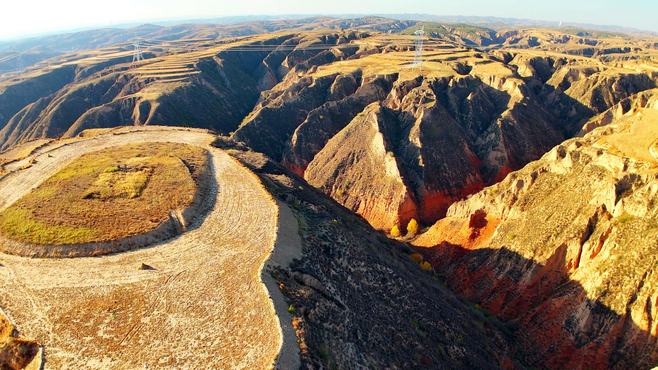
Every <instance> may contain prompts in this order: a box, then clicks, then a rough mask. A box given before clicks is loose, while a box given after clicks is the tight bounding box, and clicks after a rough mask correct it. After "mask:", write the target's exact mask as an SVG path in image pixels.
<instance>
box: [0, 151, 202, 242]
mask: <svg viewBox="0 0 658 370" xmlns="http://www.w3.org/2000/svg"><path fill="white" fill-rule="evenodd" d="M207 162H208V156H207V152H206V150H205V149H202V148H199V147H194V146H189V145H185V144H174V143H149V144H132V145H124V146H117V147H112V148H108V149H103V150H100V151H97V152H93V153H89V154H86V155H83V156H81V157H79V158H78V159H76V160H75V161H74V162H72V163H71V164H69V165H68V166H66V167H64V168H62V169H61V170H60V171H59V172H57V173H56V174H55V175H53V176H52V177H51V178H49V179H48V180H46V181H45V182H44V183H42V184H41V185H40V186H39V187H37V188H36V189H35V190H33V191H32V192H30V193H29V194H27V195H26V196H24V197H23V198H21V199H20V200H18V201H17V202H16V203H14V204H13V205H12V206H10V207H9V208H7V209H5V210H4V211H2V212H0V234H1V235H3V236H4V237H6V238H8V239H12V240H16V241H19V242H24V243H29V244H38V245H67V244H81V243H94V242H104V241H111V240H117V239H121V238H125V237H129V236H134V235H140V234H143V233H145V232H148V231H151V230H153V229H155V228H157V227H158V226H159V225H160V224H162V223H163V222H165V221H166V220H168V219H169V217H170V213H171V211H173V210H181V209H184V208H186V207H188V206H189V205H190V204H192V202H193V200H194V197H195V195H196V193H197V189H198V183H199V181H200V179H201V175H202V173H204V171H207Z"/></svg>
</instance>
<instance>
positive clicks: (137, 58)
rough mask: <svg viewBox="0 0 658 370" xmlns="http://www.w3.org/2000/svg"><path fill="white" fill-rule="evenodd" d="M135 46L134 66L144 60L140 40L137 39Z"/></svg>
mask: <svg viewBox="0 0 658 370" xmlns="http://www.w3.org/2000/svg"><path fill="white" fill-rule="evenodd" d="M133 46H134V47H135V50H134V51H133V61H132V66H134V65H135V64H137V63H139V62H141V61H142V60H144V56H143V55H142V49H141V48H140V45H139V40H137V41H135V43H134V44H133Z"/></svg>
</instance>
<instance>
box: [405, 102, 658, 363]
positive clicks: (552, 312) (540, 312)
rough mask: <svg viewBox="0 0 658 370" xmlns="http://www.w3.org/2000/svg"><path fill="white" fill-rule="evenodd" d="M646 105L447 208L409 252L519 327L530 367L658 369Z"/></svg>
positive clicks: (653, 179) (655, 194)
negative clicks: (415, 251)
mask: <svg viewBox="0 0 658 370" xmlns="http://www.w3.org/2000/svg"><path fill="white" fill-rule="evenodd" d="M648 94H650V93H645V94H639V95H638V96H634V97H633V98H631V99H630V100H631V102H629V103H623V104H621V105H620V107H621V106H626V105H630V106H635V107H636V109H632V110H628V111H626V113H625V114H618V115H617V117H616V119H615V120H614V121H613V122H611V123H608V124H607V125H599V126H601V127H598V128H596V129H594V130H593V131H591V132H589V133H588V134H586V135H585V136H583V137H579V138H575V139H571V140H568V141H566V142H564V143H563V144H561V145H559V146H557V147H555V148H554V149H553V150H551V151H550V152H549V153H547V154H546V155H544V156H543V157H542V158H541V159H540V160H538V161H536V162H532V163H530V164H529V165H527V166H526V167H524V168H523V169H522V170H520V171H518V172H513V173H511V174H510V175H508V176H507V177H506V178H505V180H504V181H502V182H501V183H499V184H497V185H494V186H492V187H489V188H486V189H485V190H483V191H481V192H479V193H477V194H475V195H473V196H471V197H470V198H469V199H467V200H465V201H462V202H458V203H455V204H453V205H452V206H451V207H450V208H449V210H448V212H447V217H446V218H444V219H442V220H440V221H438V222H437V223H436V224H435V225H434V226H432V227H431V228H430V229H429V230H428V231H427V232H425V233H424V234H423V235H421V236H420V237H418V238H417V239H416V240H415V241H414V244H415V245H416V246H418V249H419V250H420V251H421V252H422V253H423V254H424V255H425V256H426V258H428V259H429V260H430V261H431V262H432V263H433V265H434V267H435V268H436V269H437V270H438V271H441V274H442V275H443V276H444V277H445V279H446V281H447V284H448V286H449V287H450V288H451V289H453V290H454V291H455V292H457V293H458V294H460V295H462V296H463V297H465V298H467V299H468V300H470V301H473V302H476V303H478V304H479V305H480V306H481V307H483V308H484V309H486V310H488V311H489V312H491V313H493V314H494V315H496V316H498V317H499V318H501V319H503V320H505V321H508V322H511V323H514V324H515V325H517V326H518V327H519V329H518V331H517V340H518V342H519V346H520V348H521V352H523V353H524V355H523V356H524V359H525V362H526V363H528V364H529V365H531V366H539V367H546V368H571V369H606V368H614V369H645V368H650V367H652V366H655V365H656V364H658V325H656V323H657V321H656V312H658V274H657V271H656V266H658V260H657V258H658V257H657V256H658V243H657V242H656V241H657V240H658V225H657V224H656V217H657V216H658V207H657V205H658V170H657V168H658V167H657V166H658V156H657V155H656V154H658V153H655V151H652V148H655V146H656V144H655V143H656V142H658V126H656V122H658V100H657V99H656V96H655V95H654V96H653V97H647V95H648ZM618 109H620V108H613V111H616V110H618ZM612 114H613V113H612V112H607V113H604V114H603V115H602V118H605V117H609V116H610V115H612Z"/></svg>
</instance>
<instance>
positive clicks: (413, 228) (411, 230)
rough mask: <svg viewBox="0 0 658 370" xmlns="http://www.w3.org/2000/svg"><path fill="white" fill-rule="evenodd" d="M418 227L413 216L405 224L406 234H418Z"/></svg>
mask: <svg viewBox="0 0 658 370" xmlns="http://www.w3.org/2000/svg"><path fill="white" fill-rule="evenodd" d="M418 229H419V226H418V221H416V219H415V218H412V219H411V220H409V223H408V224H407V236H416V234H418Z"/></svg>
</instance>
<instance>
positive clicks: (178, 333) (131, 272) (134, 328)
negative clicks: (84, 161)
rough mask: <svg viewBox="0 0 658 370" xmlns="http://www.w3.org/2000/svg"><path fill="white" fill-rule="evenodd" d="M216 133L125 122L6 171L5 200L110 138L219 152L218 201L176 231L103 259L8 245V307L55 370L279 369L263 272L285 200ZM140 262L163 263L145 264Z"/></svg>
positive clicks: (215, 157)
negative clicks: (21, 251) (25, 254)
mask: <svg viewBox="0 0 658 370" xmlns="http://www.w3.org/2000/svg"><path fill="white" fill-rule="evenodd" d="M211 140H212V136H210V135H208V134H207V133H205V132H204V131H201V130H181V129H172V128H169V129H165V128H149V129H148V130H146V131H137V132H127V133H121V134H117V132H116V131H115V132H114V133H113V134H112V133H110V134H107V135H101V136H99V137H94V138H91V139H88V140H81V141H76V142H73V143H71V144H67V145H64V146H60V147H58V148H56V149H54V150H52V151H48V150H47V149H45V150H40V151H39V152H40V154H39V157H38V158H37V161H36V163H34V165H33V166H32V167H30V168H29V169H27V170H22V171H18V172H17V173H15V174H12V175H9V176H6V177H4V178H2V179H0V209H1V208H4V207H7V206H9V205H11V204H12V203H13V202H14V201H16V200H17V199H19V198H20V197H21V196H22V195H23V194H25V193H26V192H27V191H29V189H32V188H34V187H36V186H38V185H39V184H40V183H41V182H42V181H43V180H44V179H45V178H47V177H48V176H49V175H52V174H54V173H55V172H56V171H57V170H58V169H59V168H61V167H62V166H65V165H66V164H68V163H69V162H70V161H72V160H73V159H74V158H76V157H77V156H79V155H81V154H83V153H85V152H89V151H93V150H98V149H101V148H104V147H107V146H111V145H121V144H126V143H131V142H149V141H151V142H152V141H173V142H181V143H189V144H193V145H199V146H202V147H206V148H208V149H209V150H210V152H211V156H212V158H211V164H212V166H213V167H214V168H213V170H214V174H215V178H216V182H217V184H218V188H219V189H216V188H215V189H213V192H214V193H215V197H211V199H212V198H215V206H214V208H213V209H212V210H211V211H210V213H209V214H208V215H207V217H206V218H205V219H204V220H203V221H202V223H201V224H200V225H199V226H198V227H197V228H195V229H193V230H191V231H189V232H187V233H185V234H183V235H181V236H180V237H178V238H175V239H173V240H171V241H169V242H165V243H161V244H158V245H155V246H152V247H150V248H146V249H142V250H137V251H133V252H126V253H121V254H116V255H111V256H104V257H95V258H75V259H29V258H22V257H17V256H10V255H4V254H0V264H2V267H0V297H1V298H0V307H1V308H2V309H3V310H4V312H5V313H6V314H7V315H8V316H9V318H10V319H11V320H12V321H13V322H14V323H15V324H16V325H17V327H18V329H19V330H20V332H21V335H22V336H24V337H28V338H33V339H36V340H37V341H39V342H40V343H42V344H43V345H44V346H45V353H44V356H45V361H46V362H45V364H46V368H52V369H82V368H85V369H87V368H90V369H108V368H115V369H144V368H149V369H152V368H177V369H200V368H232V369H259V368H269V367H271V366H272V364H273V363H274V361H275V359H276V358H277V355H278V353H279V350H280V348H281V346H282V334H281V328H280V326H279V321H278V318H277V316H276V314H275V311H274V307H273V304H272V301H271V300H270V298H269V295H268V292H267V289H266V288H265V286H264V284H263V283H262V282H261V279H260V273H261V268H262V267H263V264H264V263H265V261H266V260H267V258H268V256H269V254H270V251H271V250H272V248H273V246H274V243H275V240H276V238H277V237H276V230H277V216H278V207H277V204H276V203H275V202H274V201H273V199H272V198H271V196H270V195H269V193H267V191H266V190H265V189H264V188H263V187H262V185H261V183H260V182H259V180H258V178H257V177H256V176H255V175H253V174H252V173H251V172H249V171H248V170H247V169H246V168H244V167H243V166H241V165H240V164H238V162H236V161H235V160H233V159H232V158H230V157H229V156H228V155H227V154H226V153H224V152H223V151H221V150H219V149H216V148H210V147H209V146H208V144H209V143H210V141H211ZM217 190H219V191H217ZM142 263H145V264H147V265H149V266H152V267H154V268H155V270H140V266H141V264H142ZM275 300H277V299H276V297H275ZM279 304H280V303H279Z"/></svg>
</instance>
